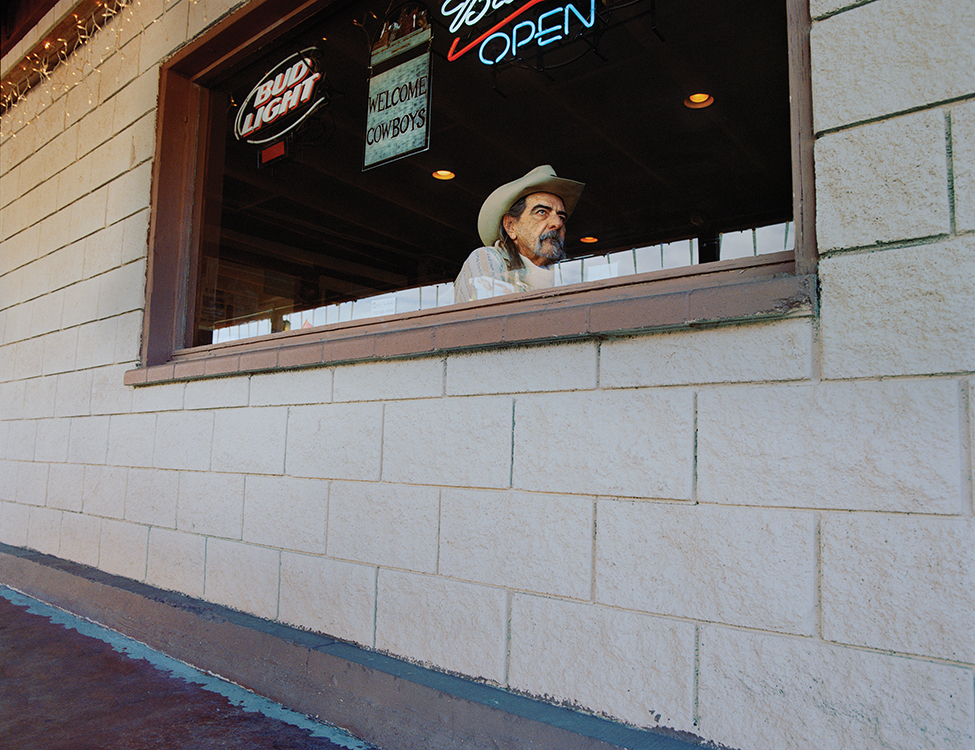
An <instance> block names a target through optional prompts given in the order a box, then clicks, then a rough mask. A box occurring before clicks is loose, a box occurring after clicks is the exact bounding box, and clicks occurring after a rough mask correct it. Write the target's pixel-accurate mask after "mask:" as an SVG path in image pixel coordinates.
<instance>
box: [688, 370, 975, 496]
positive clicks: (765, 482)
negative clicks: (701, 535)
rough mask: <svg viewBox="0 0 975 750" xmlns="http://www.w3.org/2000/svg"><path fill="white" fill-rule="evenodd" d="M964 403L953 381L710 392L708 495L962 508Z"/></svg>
mask: <svg viewBox="0 0 975 750" xmlns="http://www.w3.org/2000/svg"><path fill="white" fill-rule="evenodd" d="M958 410H959V393H958V385H957V384H956V383H955V382H953V381H950V380H924V381H921V380H915V381H899V382H898V381H886V382H884V381H881V382H869V381H864V382H837V383H821V384H819V385H811V386H797V387H774V386H772V387H743V388H728V389H721V390H717V389H716V390H714V391H707V392H704V393H702V394H700V396H699V398H698V488H697V496H698V500H699V501H701V502H709V503H711V502H714V503H732V504H741V505H775V506H789V507H807V508H829V509H849V510H889V511H903V512H923V513H958V512H959V510H960V500H961V487H960V481H961V473H960V466H959V460H960V458H959V437H960V435H959V429H960V428H959V423H958Z"/></svg>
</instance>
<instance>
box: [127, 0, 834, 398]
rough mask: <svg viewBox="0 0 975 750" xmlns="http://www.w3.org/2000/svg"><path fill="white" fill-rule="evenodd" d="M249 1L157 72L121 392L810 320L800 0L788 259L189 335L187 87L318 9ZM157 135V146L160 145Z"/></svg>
mask: <svg viewBox="0 0 975 750" xmlns="http://www.w3.org/2000/svg"><path fill="white" fill-rule="evenodd" d="M329 1H330V0H305V2H302V3H300V4H298V5H297V6H295V4H294V2H293V0H252V2H251V3H249V4H248V5H247V6H246V7H244V8H243V9H241V10H239V11H237V12H236V13H234V14H232V15H231V16H229V17H228V18H226V19H224V20H223V21H221V22H220V23H218V24H216V25H215V26H214V27H213V28H211V29H210V30H209V31H207V32H206V33H204V34H203V35H202V36H200V37H199V38H197V39H195V40H194V41H193V42H191V43H190V44H188V45H187V46H186V47H184V48H183V49H182V50H180V51H179V52H178V53H177V54H176V55H174V56H173V57H172V58H171V59H170V60H168V61H167V62H166V63H164V64H163V66H162V69H161V73H160V82H159V103H158V112H157V128H156V154H155V160H154V162H153V172H152V199H151V201H152V202H151V218H150V230H149V260H148V281H147V287H146V312H145V320H144V329H143V340H142V351H141V363H140V364H141V366H140V367H139V368H137V369H134V370H130V371H128V372H127V373H126V374H125V382H126V383H127V384H129V385H147V384H151V383H159V382H167V381H172V380H184V379H195V378H204V377H210V376H221V375H230V374H234V373H248V372H257V371H267V370H277V369H284V368H291V367H307V366H315V365H328V364H337V363H344V362H354V361H362V360H375V359H385V358H393V357H406V356H419V355H427V354H434V353H438V352H449V351H456V350H462V349H470V348H485V347H497V346H506V345H517V344H527V343H531V342H546V341H561V340H572V339H586V338H604V337H609V336H613V335H624V334H631V333H637V332H646V331H654V330H667V329H674V328H681V327H692V326H696V325H712V324H717V323H721V322H732V321H745V320H761V319H772V318H781V317H787V316H790V315H796V314H812V313H815V312H816V304H817V297H816V289H817V284H816V268H817V250H816V240H815V206H814V182H813V131H812V93H811V86H810V62H809V28H810V16H809V8H808V3H807V2H806V0H783V1H784V2H786V6H787V23H788V36H789V38H788V46H789V89H790V101H791V103H790V119H791V131H792V185H793V221H794V224H795V228H796V234H795V252H794V253H793V252H784V253H775V254H771V255H763V256H758V257H754V258H744V259H737V260H728V261H718V262H716V263H708V264H702V265H697V266H688V267H684V268H677V269H671V270H664V271H653V272H650V273H644V274H638V275H633V276H626V277H622V278H619V279H612V280H606V281H599V282H589V283H586V284H576V285H572V286H567V287H560V288H556V289H551V290H545V291H539V292H531V293H523V294H518V295H508V296H506V297H498V298H494V299H490V300H483V301H479V302H472V303H465V304H462V305H451V306H448V307H440V308H434V309H429V310H420V311H417V312H412V313H402V314H397V315H390V316H386V317H378V318H370V319H364V320H358V321H350V322H346V323H337V324H333V325H329V326H327V327H323V328H313V329H305V330H298V331H289V332H284V333H276V334H271V335H268V336H261V337H256V338H249V339H244V340H242V341H235V342H229V343H225V344H213V345H208V346H200V347H190V348H186V347H185V342H186V341H190V340H192V338H191V335H190V334H191V329H192V327H193V320H192V316H193V308H194V305H193V295H194V293H195V292H194V286H195V278H196V270H197V269H196V264H197V259H198V252H197V248H198V247H199V244H200V234H199V233H200V231H201V230H200V228H201V223H202V222H201V217H202V216H203V215H204V210H205V204H206V200H207V194H208V190H207V185H206V175H207V172H208V170H207V168H206V167H207V164H206V159H207V154H208V153H209V148H210V144H208V143H206V138H207V134H208V132H209V131H210V128H209V127H208V125H209V122H208V120H209V107H210V96H209V91H208V90H207V88H206V87H205V86H203V85H201V83H200V82H201V81H203V80H206V79H209V78H211V77H212V76H214V75H217V74H219V73H221V72H223V71H225V70H227V69H229V67H230V66H231V65H232V64H234V60H235V58H236V57H237V56H238V55H239V53H240V52H241V51H242V50H244V49H246V48H252V49H253V48H257V47H259V46H261V45H263V44H264V43H265V42H267V41H269V40H271V39H273V38H274V37H276V36H278V35H279V34H281V33H283V32H284V31H286V30H288V29H290V28H293V27H294V26H295V25H297V24H299V23H301V22H302V21H304V20H306V19H308V18H309V17H310V16H312V15H313V14H314V13H317V12H318V11H320V10H321V9H322V8H324V7H327V5H328V4H329ZM164 134H165V136H166V137H163V135H164Z"/></svg>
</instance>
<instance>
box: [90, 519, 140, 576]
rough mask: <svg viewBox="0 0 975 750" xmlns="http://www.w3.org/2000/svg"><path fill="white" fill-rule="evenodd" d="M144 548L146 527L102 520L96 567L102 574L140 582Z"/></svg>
mask: <svg viewBox="0 0 975 750" xmlns="http://www.w3.org/2000/svg"><path fill="white" fill-rule="evenodd" d="M148 548H149V527H148V526H140V525H138V524H134V523H128V522H126V521H114V520H111V519H108V518H105V519H102V530H101V535H100V537H99V545H98V566H99V567H100V568H101V569H102V570H104V571H105V572H106V573H114V574H115V575H118V576H124V577H126V578H131V579H133V580H135V581H144V580H145V578H146V557H147V553H148Z"/></svg>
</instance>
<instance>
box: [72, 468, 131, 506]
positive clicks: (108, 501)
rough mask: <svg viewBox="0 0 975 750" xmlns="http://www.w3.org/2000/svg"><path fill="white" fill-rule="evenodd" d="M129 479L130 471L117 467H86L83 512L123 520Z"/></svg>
mask: <svg viewBox="0 0 975 750" xmlns="http://www.w3.org/2000/svg"><path fill="white" fill-rule="evenodd" d="M128 477H129V470H128V469H122V468H119V467H117V466H86V467H85V479H84V485H83V486H82V489H81V500H82V506H81V507H82V509H83V511H84V512H85V513H86V514H88V515H93V516H104V517H106V518H117V519H121V518H123V517H124V516H125V485H126V482H127V481H128Z"/></svg>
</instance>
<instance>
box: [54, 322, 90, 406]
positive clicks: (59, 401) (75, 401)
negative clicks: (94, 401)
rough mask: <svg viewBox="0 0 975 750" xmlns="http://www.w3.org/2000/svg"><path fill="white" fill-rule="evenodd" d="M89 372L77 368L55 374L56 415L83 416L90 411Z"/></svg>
mask: <svg viewBox="0 0 975 750" xmlns="http://www.w3.org/2000/svg"><path fill="white" fill-rule="evenodd" d="M79 331H80V329H79ZM91 372H92V371H91V370H79V371H76V372H63V373H61V374H60V375H58V376H57V392H56V395H55V399H54V415H55V416H56V417H83V416H87V415H88V414H89V413H90V412H91V378H92V375H91Z"/></svg>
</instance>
